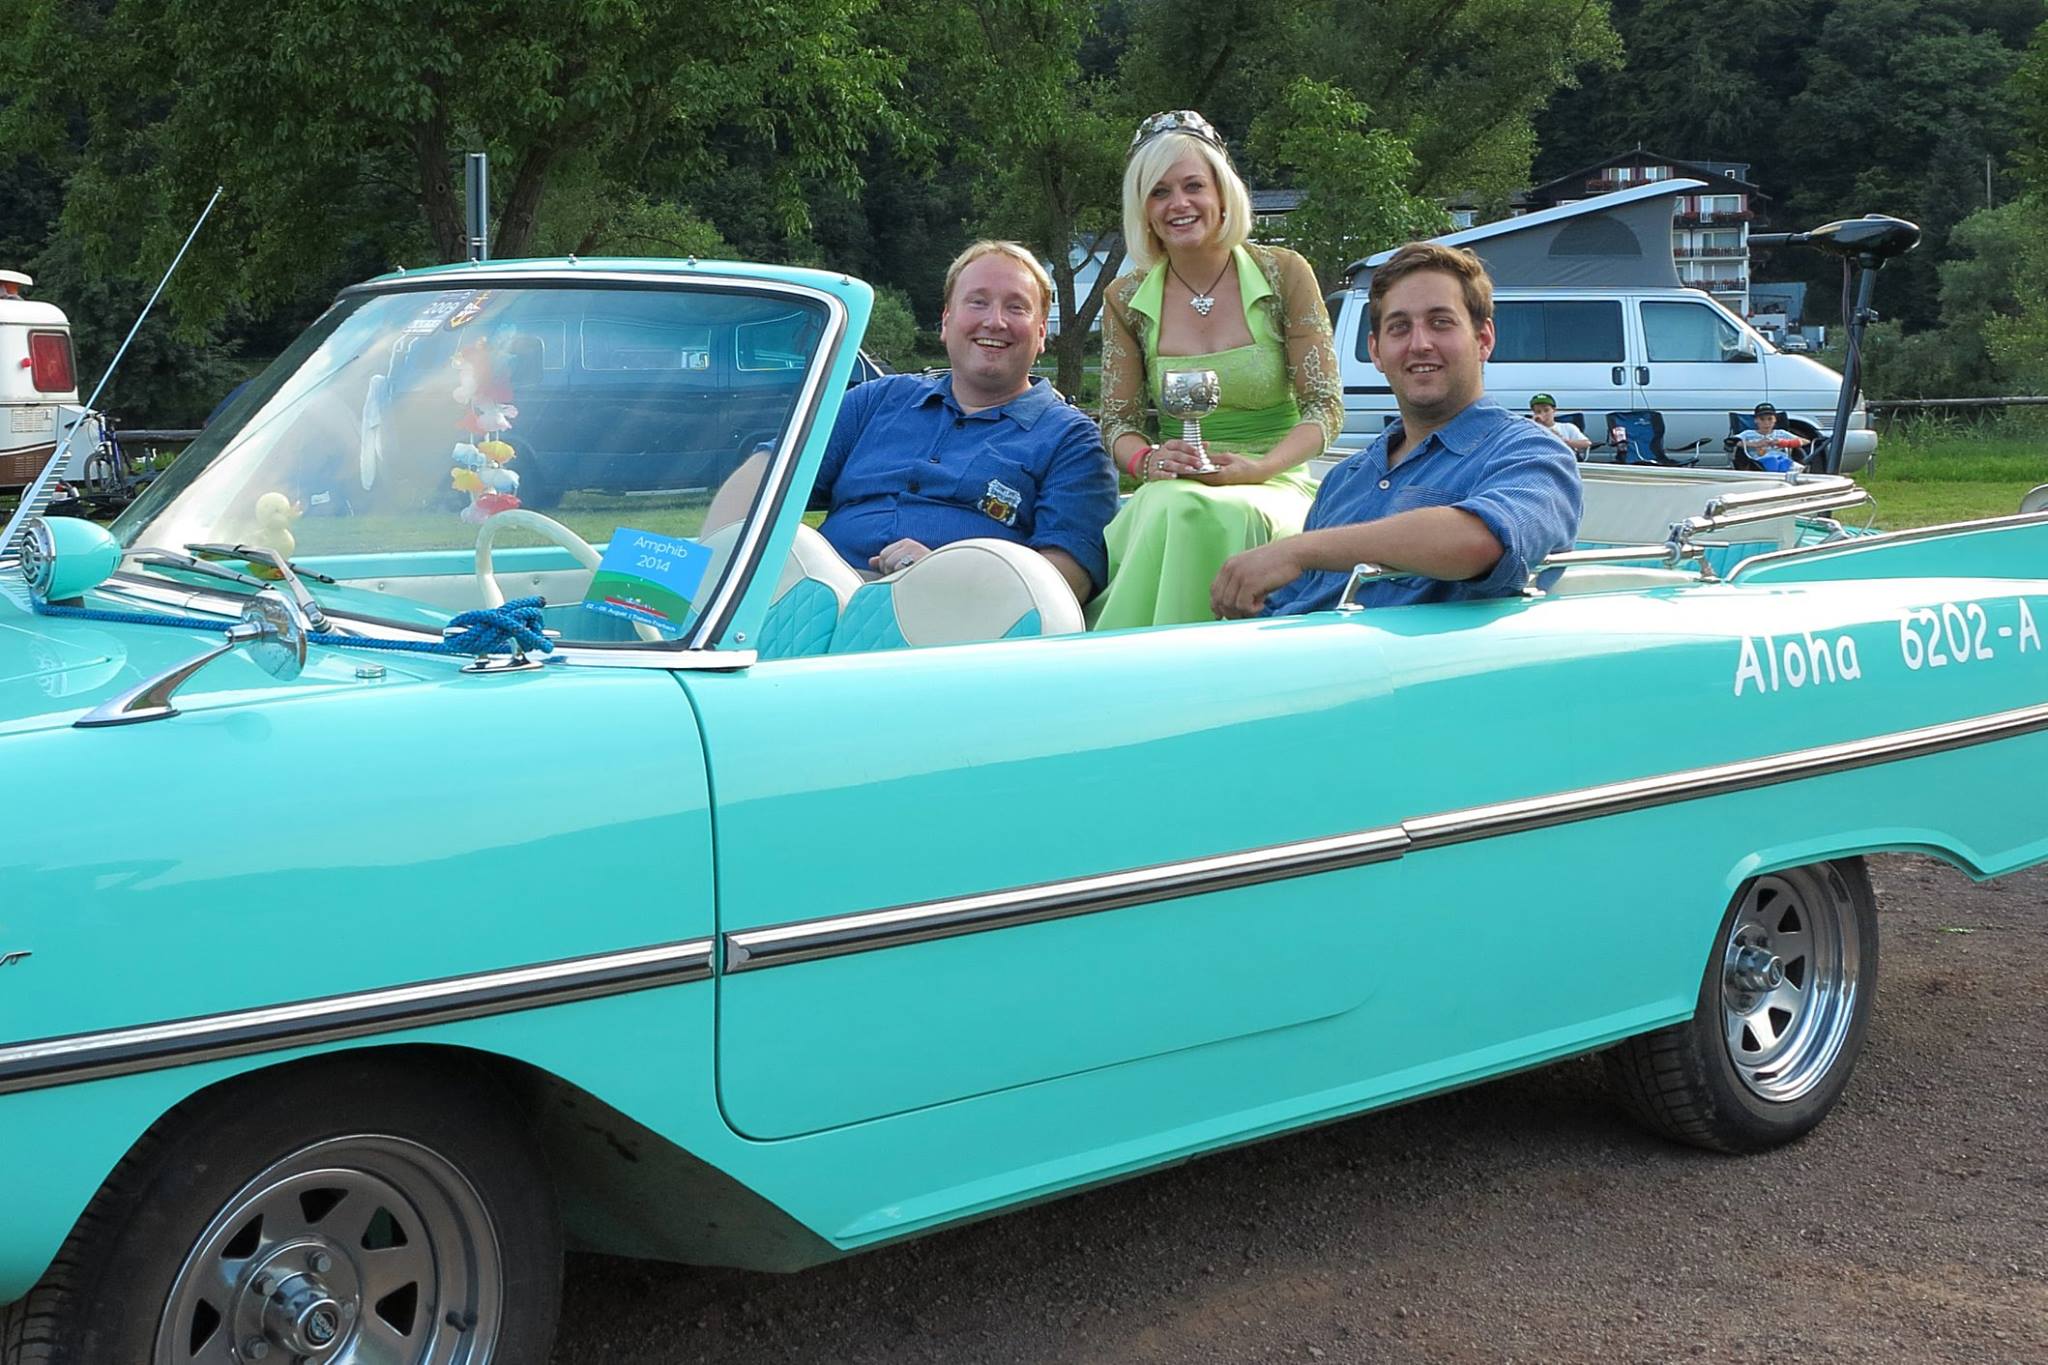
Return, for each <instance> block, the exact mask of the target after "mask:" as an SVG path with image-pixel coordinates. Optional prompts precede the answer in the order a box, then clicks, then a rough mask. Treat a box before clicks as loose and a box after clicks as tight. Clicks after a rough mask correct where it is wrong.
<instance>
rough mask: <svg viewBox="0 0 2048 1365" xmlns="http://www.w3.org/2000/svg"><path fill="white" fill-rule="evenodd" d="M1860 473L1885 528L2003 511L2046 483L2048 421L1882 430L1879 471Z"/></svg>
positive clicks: (2002, 513)
mask: <svg viewBox="0 0 2048 1365" xmlns="http://www.w3.org/2000/svg"><path fill="white" fill-rule="evenodd" d="M2030 427H2037V428H2038V431H2030V430H2029V428H2030ZM1859 477H1860V478H1861V479H1862V482H1863V484H1864V486H1865V487H1867V488H1868V489H1869V490H1870V492H1871V495H1872V496H1873V497H1875V498H1876V499H1877V525H1878V526H1879V527H1880V528H1881V529H1883V530H1887V531H1897V530H1903V529H1905V528H1906V527H1908V526H1928V525H1932V524H1934V523H1936V522H1943V521H1968V520H1972V519H1974V518H1978V517H1998V516H2006V515H2009V514H2010V513H2013V512H2016V511H2018V510H2019V505H2020V498H2021V497H2022V496H2023V495H2024V494H2025V493H2026V492H2027V490H2029V489H2031V488H2033V487H2035V486H2036V485H2038V484H2043V483H2048V423H2022V422H2005V423H1986V424H1985V425H1983V426H1981V427H1964V426H1943V425H1936V424H1932V423H1925V424H1918V425H1910V426H1909V425H1895V426H1893V427H1892V428H1890V429H1889V430H1886V431H1884V432H1882V433H1881V434H1880V435H1879V438H1878V445H1877V468H1876V469H1875V470H1874V471H1872V472H1871V473H1869V474H1865V475H1861V476H1859ZM1848 515H1849V517H1850V518H1851V519H1852V520H1853V519H1854V518H1855V516H1856V514H1855V513H1854V512H1851V513H1849V514H1848Z"/></svg>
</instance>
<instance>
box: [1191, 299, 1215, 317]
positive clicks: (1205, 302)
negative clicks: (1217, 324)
mask: <svg viewBox="0 0 2048 1365" xmlns="http://www.w3.org/2000/svg"><path fill="white" fill-rule="evenodd" d="M1215 306H1216V300H1215V298H1214V297H1213V296H1212V295H1209V294H1195V295H1193V296H1191V297H1190V298H1189V299H1188V307H1190V308H1192V309H1194V310H1195V311H1196V312H1197V313H1200V314H1201V315H1202V316H1203V317H1208V316H1209V310H1210V309H1211V308H1214V307H1215Z"/></svg>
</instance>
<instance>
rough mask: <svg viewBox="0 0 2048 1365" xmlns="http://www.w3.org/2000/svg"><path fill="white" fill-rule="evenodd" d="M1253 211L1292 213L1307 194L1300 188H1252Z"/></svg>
mask: <svg viewBox="0 0 2048 1365" xmlns="http://www.w3.org/2000/svg"><path fill="white" fill-rule="evenodd" d="M1251 193H1252V212H1253V213H1292V212H1293V211H1294V210H1296V209H1298V208H1300V207H1301V201H1302V200H1304V199H1306V198H1307V197H1308V196H1307V195H1306V194H1305V193H1303V192H1302V191H1300V190H1253V191H1252V192H1251Z"/></svg>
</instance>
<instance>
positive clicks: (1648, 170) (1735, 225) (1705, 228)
mask: <svg viewBox="0 0 2048 1365" xmlns="http://www.w3.org/2000/svg"><path fill="white" fill-rule="evenodd" d="M1748 177H1749V166H1748V163H1746V162H1739V161H1680V160H1679V159H1678V158H1676V157H1670V156H1664V155H1662V154H1660V153H1657V152H1652V151H1648V150H1646V149H1644V148H1642V147H1637V148H1636V149H1635V150H1634V151H1632V152H1625V153H1623V154H1621V155H1619V156H1612V157H1608V158H1606V159H1604V160H1601V161H1598V162H1595V163H1594V164H1593V165H1591V166H1584V167H1581V168H1580V169H1578V170H1576V171H1573V172H1572V173H1571V174H1569V175H1561V176H1559V177H1557V178H1556V179H1555V180H1550V181H1546V182H1545V183H1543V184H1541V185H1538V186H1536V187H1535V188H1534V189H1532V190H1530V191H1529V192H1528V194H1527V195H1526V196H1524V198H1523V201H1522V203H1523V204H1524V205H1525V208H1526V210H1527V211H1534V210H1537V209H1548V208H1556V207H1557V206H1558V205H1560V204H1572V203H1577V202H1578V201H1580V200H1582V199H1588V198H1591V197H1592V196H1594V195H1599V194H1611V193H1612V192H1614V191H1615V190H1626V189H1634V188H1636V187H1637V186H1639V185H1646V184H1650V183H1653V182H1655V181H1658V180H1675V179H1680V178H1684V179H1692V180H1699V181H1703V182H1705V185H1704V188H1702V189H1700V190H1699V191H1698V192H1696V193H1693V194H1687V195H1682V196H1680V197H1679V199H1678V200H1677V204H1676V208H1675V211H1674V213H1673V215H1672V222H1671V255H1672V258H1673V259H1674V260H1675V261H1676V262H1677V264H1678V278H1679V279H1680V280H1681V281H1683V282H1684V283H1685V284H1688V285H1690V286H1692V287H1693V288H1695V289H1704V290H1706V291H1707V292H1708V293H1710V294H1712V295H1713V296H1714V297H1715V298H1717V299H1719V300H1720V301H1721V302H1722V303H1724V304H1726V305H1727V306H1728V307H1729V308H1730V309H1732V310H1733V311H1734V312H1735V313H1736V314H1737V315H1738V316H1740V317H1748V316H1749V310H1750V282H1749V281H1750V276H1749V225H1750V220H1751V218H1752V217H1753V216H1754V214H1755V212H1756V208H1755V205H1756V202H1757V201H1758V200H1762V199H1767V198H1768V197H1769V196H1767V195H1765V194H1764V193H1763V191H1761V190H1759V189H1758V188H1757V187H1756V186H1755V185H1752V184H1750V183H1749V179H1748Z"/></svg>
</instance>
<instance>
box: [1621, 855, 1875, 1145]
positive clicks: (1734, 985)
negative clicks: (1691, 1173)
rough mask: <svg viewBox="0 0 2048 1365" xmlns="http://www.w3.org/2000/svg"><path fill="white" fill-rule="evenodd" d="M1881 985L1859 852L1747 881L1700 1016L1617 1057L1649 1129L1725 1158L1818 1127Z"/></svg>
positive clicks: (1710, 971) (1714, 958) (1631, 1101)
mask: <svg viewBox="0 0 2048 1365" xmlns="http://www.w3.org/2000/svg"><path fill="white" fill-rule="evenodd" d="M1876 988H1877V897H1876V895H1875V894H1874V893H1873V892H1872V891H1871V889H1870V874H1869V873H1868V872H1867V871H1866V870H1865V869H1864V866H1863V860H1862V859H1861V858H1845V859H1841V860H1839V861H1836V862H1826V863H1814V864H1810V865H1808V866H1805V867H1795V868H1788V869H1786V870H1784V871H1781V872H1773V873H1767V874H1765V875H1764V876H1760V877H1756V878H1753V879H1752V880H1750V881H1748V882H1745V883H1744V884H1743V886H1742V888H1741V890H1739V891H1738V892H1736V895H1735V900H1734V902H1733V903H1732V904H1731V905H1730V906H1729V907H1728V913H1727V914H1726V915H1725V916H1723V917H1722V920H1721V927H1720V930H1719V931H1718V932H1717V933H1716V934H1715V936H1714V949H1713V952H1712V954H1711V955H1710V956H1709V958H1708V961H1707V969H1706V972H1705V974H1704V976H1703V978H1702V980H1701V982H1700V994H1699V1002H1698V1007H1697V1008H1696V1009H1695V1010H1694V1011H1693V1016H1692V1018H1691V1019H1689V1020H1687V1021H1686V1022H1684V1023H1682V1024H1673V1025H1671V1026H1670V1027H1668V1028H1662V1029H1658V1030H1657V1031H1656V1032H1654V1033H1646V1034H1642V1035H1640V1036H1638V1037H1635V1038H1631V1039H1629V1040H1628V1041H1626V1042H1624V1043H1622V1044H1620V1045H1619V1046H1617V1047H1615V1048H1612V1049H1610V1050H1609V1051H1608V1053H1607V1069H1608V1073H1609V1074H1610V1075H1611V1076H1612V1077H1613V1078H1614V1081H1615V1084H1616V1087H1617V1088H1618V1090H1619V1091H1620V1094H1621V1099H1622V1102H1623V1104H1624V1106H1625V1107H1626V1108H1628V1109H1629V1111H1630V1112H1631V1113H1632V1114H1633V1115H1634V1116H1635V1118H1636V1119H1637V1120H1638V1121H1640V1122H1641V1123H1642V1124H1643V1125H1644V1126H1645V1127H1647V1128H1648V1129H1650V1130H1651V1131H1652V1132H1654V1133H1659V1134H1662V1135H1663V1136H1665V1137H1668V1138H1671V1139H1673V1140H1674V1141H1678V1142H1684V1143H1690V1144H1691V1145H1693V1146H1695V1147H1705V1148H1708V1149H1709V1150H1712V1151H1717V1152H1757V1151H1762V1150H1764V1149H1766V1148H1769V1147H1776V1146H1778V1145H1779V1144H1781V1143H1786V1142H1790V1141H1792V1140H1793V1139H1794V1138H1797V1137H1800V1136H1802V1135H1803V1134H1805V1133H1807V1132H1810V1131H1811V1130H1812V1129H1813V1127H1814V1126H1815V1125H1816V1124H1818V1123H1819V1122H1820V1121H1821V1120H1822V1119H1823V1118H1825V1117H1827V1114H1828V1111H1829V1110H1830V1109H1832V1108H1834V1106H1835V1101H1837V1100H1838V1099H1840V1098H1841V1095H1842V1091H1843V1089H1844V1088H1845V1087H1846V1086H1847V1085H1848V1084H1849V1075H1850V1073H1851V1072H1852V1071H1854V1070H1855V1067H1856V1058H1857V1055H1858V1054H1859V1053H1861V1052H1862V1050H1863V1039H1864V1035H1865V1034H1866V1033H1867V1032H1868V1031H1869V1028H1870V1014H1871V1009H1872V1007H1873V1005H1874V1004H1875V1000H1876Z"/></svg>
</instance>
